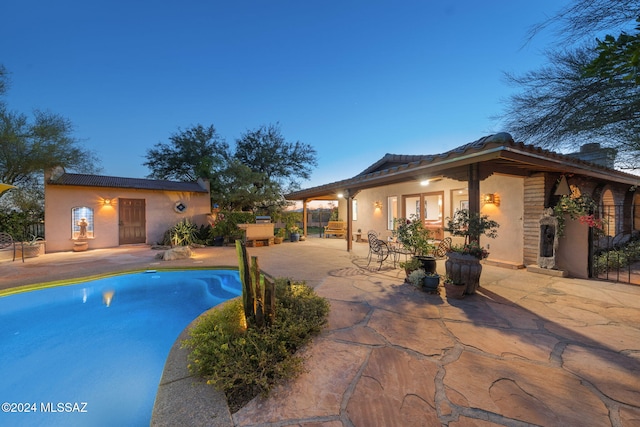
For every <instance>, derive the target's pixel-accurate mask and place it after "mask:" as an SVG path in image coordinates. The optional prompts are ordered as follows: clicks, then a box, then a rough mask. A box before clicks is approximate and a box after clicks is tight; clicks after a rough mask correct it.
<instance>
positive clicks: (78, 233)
mask: <svg viewBox="0 0 640 427" xmlns="http://www.w3.org/2000/svg"><path fill="white" fill-rule="evenodd" d="M71 238H72V239H74V240H77V239H93V209H91V208H88V207H86V206H81V207H77V208H73V209H71Z"/></svg>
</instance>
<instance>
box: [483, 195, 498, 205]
mask: <svg viewBox="0 0 640 427" xmlns="http://www.w3.org/2000/svg"><path fill="white" fill-rule="evenodd" d="M482 200H483V201H484V204H485V205H495V206H500V197H499V196H498V195H497V194H496V193H487V194H485V195H484V198H483V199H482Z"/></svg>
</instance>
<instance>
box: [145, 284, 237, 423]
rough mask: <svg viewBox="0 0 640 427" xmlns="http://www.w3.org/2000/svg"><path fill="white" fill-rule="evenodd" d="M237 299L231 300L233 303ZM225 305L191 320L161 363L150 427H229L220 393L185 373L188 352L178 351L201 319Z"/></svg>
mask: <svg viewBox="0 0 640 427" xmlns="http://www.w3.org/2000/svg"><path fill="white" fill-rule="evenodd" d="M237 298H240V297H236V298H232V299H231V300H229V301H233V300H234V299H237ZM227 302H228V301H225V302H223V303H221V304H218V305H217V306H215V307H212V308H210V309H209V310H207V311H205V312H204V313H202V314H201V315H200V316H198V317H197V318H195V319H194V320H193V321H192V322H191V323H190V324H189V325H188V326H187V327H186V328H184V330H183V331H182V332H181V333H180V335H179V336H178V338H177V339H176V340H175V342H174V343H173V346H172V347H171V350H170V351H169V355H168V356H167V359H166V361H165V365H164V369H163V371H162V377H161V379H160V384H159V385H158V391H157V392H156V399H155V402H154V403H153V412H152V414H151V423H150V425H151V426H157V427H165V426H166V427H174V426H193V427H200V426H202V427H233V426H234V424H233V419H232V417H231V411H230V410H229V405H228V404H227V398H226V397H225V395H224V393H223V392H221V391H218V390H216V389H215V387H213V386H212V385H210V384H207V382H206V380H204V379H203V378H200V377H198V376H195V375H194V374H191V373H190V372H189V369H188V364H189V362H188V355H189V350H188V349H187V348H183V347H182V341H184V340H185V339H187V338H188V335H189V329H190V328H191V327H192V326H193V325H194V324H195V322H197V321H198V320H199V319H200V318H201V317H202V316H205V315H207V313H209V312H211V311H212V310H217V309H219V308H220V307H221V306H222V305H224V304H226V303H227Z"/></svg>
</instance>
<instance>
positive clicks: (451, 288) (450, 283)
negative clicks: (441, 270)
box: [444, 276, 467, 299]
mask: <svg viewBox="0 0 640 427" xmlns="http://www.w3.org/2000/svg"><path fill="white" fill-rule="evenodd" d="M466 288H467V285H466V284H464V283H462V282H456V281H455V280H453V279H452V278H451V277H448V276H447V277H446V278H445V279H444V290H445V292H446V294H447V298H453V299H461V298H464V291H465V289H466Z"/></svg>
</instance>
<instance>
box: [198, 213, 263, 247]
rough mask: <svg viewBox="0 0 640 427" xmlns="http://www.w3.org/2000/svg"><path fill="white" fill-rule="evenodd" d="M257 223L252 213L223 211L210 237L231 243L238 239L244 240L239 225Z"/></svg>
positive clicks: (219, 214)
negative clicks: (221, 238)
mask: <svg viewBox="0 0 640 427" xmlns="http://www.w3.org/2000/svg"><path fill="white" fill-rule="evenodd" d="M255 222H256V216H255V214H254V213H252V212H229V211H222V212H219V213H218V216H217V218H216V220H215V222H214V226H213V227H212V228H211V230H210V232H209V235H210V237H211V238H212V239H213V238H214V237H224V238H225V240H226V241H227V242H229V243H231V242H234V241H235V240H236V239H242V236H243V234H242V233H243V231H242V230H241V229H239V228H238V224H252V223H255Z"/></svg>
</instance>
